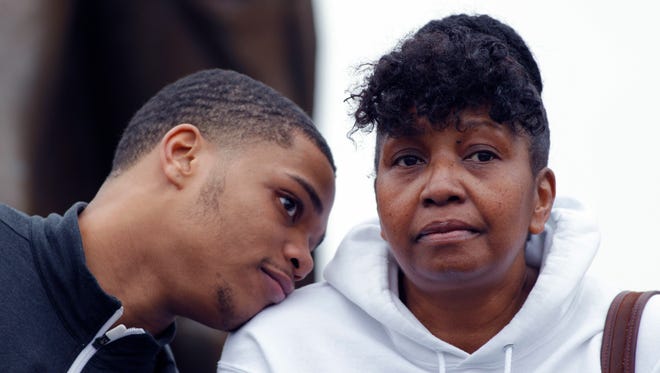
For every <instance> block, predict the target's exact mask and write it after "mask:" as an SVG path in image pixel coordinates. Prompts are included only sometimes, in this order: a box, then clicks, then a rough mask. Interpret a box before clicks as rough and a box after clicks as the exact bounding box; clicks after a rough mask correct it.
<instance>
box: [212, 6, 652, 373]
mask: <svg viewBox="0 0 660 373" xmlns="http://www.w3.org/2000/svg"><path fill="white" fill-rule="evenodd" d="M542 89H543V85H542V81H541V77H540V73H539V69H538V67H537V65H536V62H535V61H534V59H533V57H532V55H531V52H530V51H529V49H528V48H527V46H526V45H525V42H524V41H523V40H522V39H521V38H520V36H519V35H518V34H517V33H516V32H515V31H514V30H513V29H511V28H510V27H508V26H506V25H504V24H502V23H501V22H499V21H497V20H494V19H493V18H491V17H488V16H466V15H457V16H451V17H447V18H444V19H442V20H438V21H432V22H429V23H428V24H427V25H425V26H424V27H422V28H421V29H420V30H419V31H418V32H417V33H415V34H414V35H413V36H412V37H410V38H409V39H407V40H405V41H404V42H403V43H402V44H401V46H400V47H399V48H397V49H396V50H394V51H392V52H391V53H389V54H387V55H385V56H383V57H382V58H381V59H380V60H379V61H378V62H377V63H375V64H374V65H373V66H372V72H371V74H370V75H369V76H368V78H367V81H366V83H365V85H364V86H363V88H362V89H361V90H360V91H359V92H357V93H355V94H354V95H353V96H352V98H353V99H355V100H356V101H357V109H356V112H355V118H356V126H355V130H356V131H357V130H367V131H370V130H372V129H374V128H375V130H376V160H375V166H376V181H375V192H376V200H377V206H378V216H379V221H378V222H373V223H368V224H364V225H361V226H358V227H356V228H355V229H353V231H352V232H351V233H349V235H348V236H347V237H346V239H345V240H344V241H343V243H342V244H341V246H340V248H339V250H338V252H337V255H336V256H335V258H334V259H333V261H332V262H331V263H330V265H329V266H328V268H327V269H326V271H325V273H324V276H325V279H326V282H324V283H321V284H316V285H312V286H309V287H306V288H303V289H302V290H300V291H298V292H296V293H294V294H293V296H292V297H291V298H290V300H289V301H287V302H285V303H284V304H282V305H280V306H277V307H273V308H271V309H268V310H266V311H265V312H263V313H262V314H260V315H258V316H257V317H256V318H254V319H253V320H252V321H251V322H250V323H249V324H248V325H246V326H245V327H243V328H242V329H240V330H239V331H238V332H237V333H236V334H234V335H232V336H231V337H230V339H229V342H228V344H227V346H226V348H225V351H224V353H223V360H222V361H221V362H220V364H219V369H220V370H221V371H234V372H239V371H249V372H265V371H274V372H312V371H313V372H347V371H356V372H358V371H359V372H445V371H512V370H515V371H520V372H598V371H600V347H601V339H602V334H603V326H604V322H605V316H606V313H607V309H608V306H609V304H610V301H611V300H612V298H613V297H614V296H615V295H616V293H617V291H616V290H615V289H611V288H608V287H606V286H603V285H601V284H600V283H598V282H597V281H596V280H594V279H590V278H586V277H585V272H586V270H587V268H588V267H589V265H590V263H591V260H592V258H593V256H594V255H595V253H596V250H597V247H598V241H599V235H598V231H597V228H596V226H595V225H594V223H593V222H592V220H591V219H590V217H589V216H588V214H586V213H585V212H584V211H583V210H582V209H581V208H580V206H579V205H578V204H577V203H576V202H574V201H568V200H562V201H557V202H555V176H554V174H553V172H552V171H551V170H550V169H549V168H547V161H548V149H549V129H548V123H547V118H546V115H545V109H544V106H543V102H542V99H541V92H542ZM656 298H660V297H656ZM659 345H660V301H659V300H658V299H653V300H652V301H651V302H650V303H649V305H648V306H647V309H646V311H645V313H644V317H643V319H642V329H641V332H640V336H639V340H638V346H637V347H638V354H637V368H638V371H640V372H649V371H660V355H658V353H657V351H656V350H655V349H656V348H657V346H659Z"/></svg>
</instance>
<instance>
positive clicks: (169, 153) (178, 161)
mask: <svg viewBox="0 0 660 373" xmlns="http://www.w3.org/2000/svg"><path fill="white" fill-rule="evenodd" d="M159 147H160V160H161V168H162V170H163V173H164V174H165V177H166V178H167V179H168V180H169V181H170V182H171V183H172V184H174V185H175V186H176V187H177V188H178V189H181V188H183V186H184V185H185V182H186V180H187V179H188V178H189V176H191V175H193V174H194V173H195V171H196V167H195V165H196V163H197V162H196V161H197V159H198V158H199V153H200V150H201V148H202V135H201V133H200V132H199V129H198V128H197V127H196V126H193V125H192V124H179V125H177V126H175V127H173V128H172V129H170V130H169V131H167V133H166V134H165V136H163V139H162V140H161V142H160V143H159Z"/></svg>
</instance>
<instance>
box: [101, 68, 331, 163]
mask: <svg viewBox="0 0 660 373" xmlns="http://www.w3.org/2000/svg"><path fill="white" fill-rule="evenodd" d="M182 123H188V124H192V125H194V126H196V127H197V128H198V129H199V131H200V132H201V134H202V136H204V137H206V138H208V139H210V140H211V141H214V142H216V143H222V144H242V143H246V142H250V141H255V140H256V141H261V140H264V141H269V142H275V143H277V144H279V145H280V146H283V147H289V146H291V144H292V141H293V136H294V135H295V134H296V133H302V134H303V135H304V136H305V137H307V138H308V139H310V140H311V141H313V142H314V143H315V144H316V146H317V147H318V148H319V150H320V151H321V152H322V153H323V154H324V155H325V157H326V158H327V159H328V161H329V162H330V165H331V166H332V169H333V170H335V165H334V161H333V158H332V153H331V152H330V148H329V147H328V144H327V143H326V141H325V139H324V138H323V136H322V135H321V134H320V133H319V131H318V129H317V128H316V127H315V126H314V124H313V122H312V120H311V119H310V118H309V116H308V115H307V114H305V112H303V110H302V109H300V108H299V107H298V106H297V105H296V104H294V103H293V102H292V101H290V100H289V99H287V98H285V97H284V96H282V95H281V94H279V93H278V92H276V91H275V90H274V89H272V88H270V87H268V86H266V85H265V84H263V83H260V82H258V81H256V80H254V79H251V78H249V77H247V76H245V75H242V74H239V73H237V72H235V71H230V70H221V69H211V70H203V71H200V72H197V73H194V74H191V75H188V76H186V77H184V78H182V79H179V80H177V81H176V82H174V83H171V84H169V85H167V86H166V87H164V88H163V89H161V90H160V91H159V92H158V93H157V94H156V95H155V96H153V97H152V98H151V99H150V100H149V101H147V103H146V104H144V106H142V108H141V109H140V110H138V111H137V113H135V115H134V116H133V118H132V119H131V121H130V122H129V123H128V126H127V127H126V129H125V130H124V133H123V134H122V137H121V139H120V141H119V145H118V146H117V150H116V151H115V157H114V160H113V162H112V171H111V174H110V175H111V176H116V175H119V174H120V173H121V172H122V171H124V170H126V169H128V168H130V167H131V166H132V165H134V164H135V163H136V162H137V161H138V160H139V159H140V158H141V157H142V156H144V155H145V154H146V153H148V152H149V151H151V150H152V149H153V148H154V147H155V146H156V145H157V144H158V142H159V141H160V140H161V139H162V138H163V136H165V134H166V133H167V131H169V130H170V129H171V128H173V127H175V126H176V125H178V124H182Z"/></svg>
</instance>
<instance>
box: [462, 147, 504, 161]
mask: <svg viewBox="0 0 660 373" xmlns="http://www.w3.org/2000/svg"><path fill="white" fill-rule="evenodd" d="M496 158H497V156H496V155H495V153H493V152H490V151H486V150H482V151H478V152H474V153H472V154H471V155H470V156H469V157H467V159H468V160H471V161H475V162H489V161H492V160H493V159H496Z"/></svg>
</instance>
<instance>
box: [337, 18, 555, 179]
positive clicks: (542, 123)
mask: <svg viewBox="0 0 660 373" xmlns="http://www.w3.org/2000/svg"><path fill="white" fill-rule="evenodd" d="M366 67H367V69H368V70H369V71H368V72H369V74H368V75H367V77H366V79H365V82H364V84H363V85H361V86H360V87H358V90H357V92H356V93H353V94H352V95H351V96H350V97H349V100H354V102H357V105H356V110H355V113H354V116H355V124H354V126H353V129H352V131H351V133H354V132H356V131H359V130H362V131H365V132H371V131H372V130H373V129H374V127H375V128H376V133H377V135H376V160H375V161H376V169H378V162H379V157H380V150H381V147H382V143H383V140H384V138H385V137H387V136H392V137H397V136H405V135H410V134H412V133H414V131H415V130H416V128H415V118H416V117H426V118H427V119H428V120H429V122H430V123H431V125H432V127H433V128H434V129H435V130H442V129H444V128H446V126H448V125H449V124H450V123H454V125H455V126H457V129H460V128H459V125H460V123H459V122H458V121H457V120H456V117H453V116H457V114H458V113H459V112H460V111H461V110H463V109H466V108H476V107H481V106H485V107H487V108H488V109H489V115H490V117H491V118H492V119H493V120H494V121H495V122H497V123H501V124H505V125H508V126H509V127H510V128H512V129H513V130H514V133H518V134H520V133H523V134H527V135H528V136H529V140H530V146H529V152H530V166H531V169H532V172H533V173H534V174H536V173H538V171H540V170H541V169H542V168H544V167H546V166H547V163H548V152H549V147H550V130H549V128H548V120H547V117H546V113H545V108H544V106H543V101H542V99H541V92H542V91H543V83H542V81H541V74H540V72H539V68H538V66H537V64H536V62H535V61H534V58H533V56H532V53H531V52H530V50H529V48H528V47H527V45H526V44H525V42H524V41H523V39H522V38H521V37H520V35H518V34H517V33H516V31H515V30H514V29H512V28H511V27H509V26H507V25H505V24H503V23H501V22H500V21H498V20H495V19H493V18H491V17H489V16H487V15H479V16H469V15H465V14H460V15H453V16H449V17H446V18H443V19H441V20H433V21H431V22H429V23H427V24H426V25H425V26H423V27H422V28H421V29H419V30H418V31H417V32H416V33H415V34H413V35H412V36H411V37H409V38H407V39H404V40H403V41H402V42H401V43H400V45H399V47H397V48H396V49H395V50H393V51H392V52H390V53H389V54H386V55H384V56H383V57H381V58H380V60H378V61H377V62H376V63H373V64H368V65H366ZM412 109H414V111H413V110H412Z"/></svg>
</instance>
